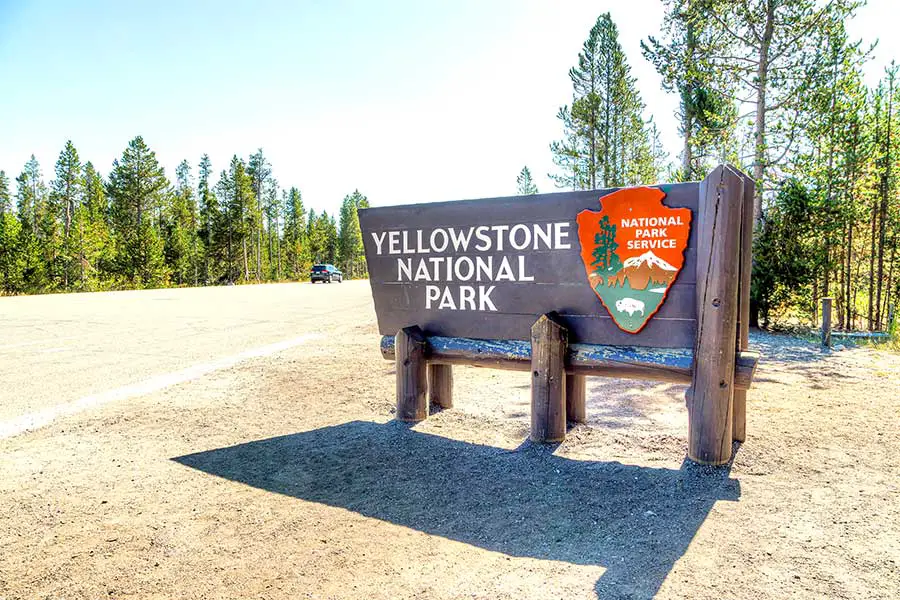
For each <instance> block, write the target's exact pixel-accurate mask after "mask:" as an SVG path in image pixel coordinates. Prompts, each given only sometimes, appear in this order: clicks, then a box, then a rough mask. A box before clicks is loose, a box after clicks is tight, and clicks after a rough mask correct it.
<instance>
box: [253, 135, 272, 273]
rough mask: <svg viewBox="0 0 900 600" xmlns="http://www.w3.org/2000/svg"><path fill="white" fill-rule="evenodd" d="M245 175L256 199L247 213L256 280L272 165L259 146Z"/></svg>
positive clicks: (259, 268)
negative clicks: (248, 178)
mask: <svg viewBox="0 0 900 600" xmlns="http://www.w3.org/2000/svg"><path fill="white" fill-rule="evenodd" d="M247 175H248V176H249V177H250V188H251V189H252V190H253V197H254V198H255V199H256V206H255V207H254V210H253V211H251V212H250V214H249V215H248V226H249V227H250V229H251V235H252V241H253V244H252V245H253V254H254V257H255V260H254V262H255V270H256V280H257V281H259V280H260V278H261V277H262V270H263V265H262V239H263V235H264V233H263V214H264V213H265V206H264V203H265V200H266V198H267V191H266V190H267V188H268V187H269V186H271V184H272V182H271V177H272V166H271V165H270V164H269V163H268V161H267V160H266V157H265V155H264V154H263V149H262V148H259V149H258V150H257V151H256V154H251V155H250V162H249V163H248V164H247Z"/></svg>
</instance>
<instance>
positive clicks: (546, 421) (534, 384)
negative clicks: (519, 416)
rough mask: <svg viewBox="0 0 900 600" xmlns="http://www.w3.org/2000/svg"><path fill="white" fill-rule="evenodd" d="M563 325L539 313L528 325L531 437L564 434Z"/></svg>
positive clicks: (559, 437) (560, 437)
mask: <svg viewBox="0 0 900 600" xmlns="http://www.w3.org/2000/svg"><path fill="white" fill-rule="evenodd" d="M567 340H568V332H567V331H566V328H565V327H563V326H562V325H560V324H559V323H556V322H554V321H553V319H552V318H551V316H550V315H542V316H541V318H539V319H538V320H537V321H536V322H535V324H534V325H532V327H531V441H533V442H538V443H543V442H561V441H562V440H564V439H565V437H566V372H565V359H566V346H567Z"/></svg>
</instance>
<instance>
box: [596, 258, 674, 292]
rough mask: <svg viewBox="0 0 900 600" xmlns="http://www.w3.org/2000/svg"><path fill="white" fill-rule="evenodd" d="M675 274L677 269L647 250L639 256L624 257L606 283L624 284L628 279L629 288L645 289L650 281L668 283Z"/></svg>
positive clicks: (613, 284)
mask: <svg viewBox="0 0 900 600" xmlns="http://www.w3.org/2000/svg"><path fill="white" fill-rule="evenodd" d="M677 274H678V269H676V268H675V267H673V266H672V265H670V264H669V263H667V262H666V261H664V260H663V259H661V258H660V257H658V256H657V255H655V254H653V252H652V251H649V250H648V251H647V252H644V253H643V254H641V255H640V256H632V257H631V258H626V259H625V262H624V263H623V266H622V268H621V269H620V270H619V272H618V273H616V274H615V275H613V276H612V277H610V278H609V279H608V281H607V285H609V286H624V285H625V280H626V279H628V283H629V285H630V286H631V289H634V290H645V289H647V286H648V285H650V283H659V284H663V285H668V284H669V283H671V282H672V281H673V280H674V279H675V275H677Z"/></svg>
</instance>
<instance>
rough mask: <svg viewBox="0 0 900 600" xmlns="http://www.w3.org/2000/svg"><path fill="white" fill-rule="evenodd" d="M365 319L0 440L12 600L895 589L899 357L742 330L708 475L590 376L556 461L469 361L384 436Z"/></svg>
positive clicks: (511, 399)
mask: <svg viewBox="0 0 900 600" xmlns="http://www.w3.org/2000/svg"><path fill="white" fill-rule="evenodd" d="M307 287H308V292H307V291H303V292H302V293H301V294H300V297H306V296H304V295H305V294H307V293H309V294H315V293H319V294H322V293H323V292H320V291H319V290H320V289H322V287H321V286H317V287H314V288H313V287H309V286H307ZM334 289H338V288H333V289H332V290H330V291H329V292H328V293H329V294H335V293H338V292H335V291H334ZM339 289H340V292H339V293H341V294H345V293H346V294H350V295H359V298H360V299H364V298H365V297H366V294H368V289H367V288H366V286H364V285H357V286H353V285H345V286H344V287H343V288H339ZM223 293H224V292H223ZM291 293H297V292H296V290H294V291H291ZM176 296H177V295H176ZM223 297H224V296H223ZM176 301H177V299H176ZM313 301H316V300H313ZM357 304H358V305H359V306H362V308H359V309H354V310H352V311H347V312H345V313H344V314H342V315H340V318H334V319H330V320H327V321H326V322H324V323H325V325H326V326H327V331H324V332H323V333H325V334H326V335H325V336H324V337H323V338H321V339H319V340H317V341H316V342H315V343H306V344H302V345H298V346H296V347H291V348H288V349H286V350H284V351H283V352H280V353H278V354H276V355H273V356H268V357H262V358H252V359H249V360H246V361H244V362H241V363H240V364H237V365H235V366H233V367H230V368H226V369H222V370H219V371H216V372H214V373H208V374H206V375H203V376H201V377H199V378H197V379H194V380H192V381H187V382H183V383H180V384H177V385H174V386H171V387H168V388H166V389H163V390H158V391H154V392H152V393H149V394H146V395H143V396H138V397H131V398H127V399H124V400H121V401H118V402H111V403H108V404H105V405H102V406H97V407H94V408H91V409H89V410H85V411H83V412H79V413H77V414H73V415H70V416H67V417H65V418H62V419H58V420H56V421H54V422H53V423H51V424H50V425H48V426H46V427H43V428H40V429H37V430H35V431H32V432H28V433H24V434H21V435H16V436H13V437H9V438H8V439H5V440H0V475H2V477H0V498H2V503H0V598H3V599H4V600H8V599H13V598H16V599H19V598H21V599H32V598H48V599H54V600H55V599H67V600H69V599H82V598H83V599H90V600H96V599H99V598H160V599H162V598H166V599H169V598H271V599H275V598H321V599H326V598H329V599H330V598H334V599H344V598H346V599H350V598H372V599H380V598H383V599H393V598H423V599H424V598H447V599H450V598H454V599H455V598H508V599H520V598H541V599H546V598H652V597H658V598H754V599H755V598H825V597H827V598H884V599H895V598H898V597H900V514H898V513H900V476H898V475H900V468H898V461H897V456H898V450H900V441H898V435H897V425H898V413H900V410H898V405H900V400H898V399H900V360H898V357H897V355H895V354H890V353H884V352H879V351H877V350H873V349H868V348H853V349H847V350H844V351H840V352H828V351H822V350H820V349H819V348H818V347H817V346H815V345H814V344H811V343H809V342H807V341H804V340H802V339H800V338H794V337H789V336H773V335H767V334H755V335H753V336H752V340H751V342H752V345H753V347H754V349H757V350H759V351H760V352H762V354H763V356H764V360H763V362H762V364H761V366H760V370H759V372H758V378H757V381H756V383H755V385H754V388H753V389H752V390H751V392H750V397H749V406H748V425H747V429H748V438H747V442H746V443H745V444H744V445H743V446H741V447H739V448H737V452H736V458H735V460H734V461H733V464H732V465H730V466H729V467H727V468H718V469H715V468H707V467H697V466H694V465H692V464H691V463H689V462H686V461H685V460H684V452H685V448H686V436H687V415H686V411H685V407H684V386H678V385H671V384H660V383H649V382H648V383H641V382H631V381H620V380H603V379H592V380H589V382H590V383H589V387H588V422H587V423H586V424H583V425H578V426H577V427H574V428H573V429H572V430H570V432H569V435H568V437H567V439H566V441H565V442H564V443H563V444H560V445H559V446H557V447H540V446H534V445H532V444H529V443H528V442H527V441H526V439H527V430H528V399H529V396H528V394H529V390H528V383H529V380H528V375H527V373H526V374H522V373H506V372H499V371H491V370H480V369H474V368H457V369H455V375H456V382H455V386H456V388H455V407H454V408H453V409H450V410H445V411H441V412H437V413H436V414H433V415H431V417H429V419H427V420H426V421H424V422H422V423H420V424H418V425H416V426H413V427H409V426H405V425H402V424H400V423H398V422H395V421H392V420H391V413H392V410H393V406H392V405H393V384H394V375H393V368H392V365H391V364H390V363H387V362H385V361H383V360H382V359H381V357H380V354H379V352H378V339H379V336H378V335H377V334H376V331H375V324H374V312H373V311H372V308H371V304H370V303H367V302H360V303H354V302H348V303H347V305H348V306H356V305H357ZM291 326H292V324H290V323H286V324H285V328H286V329H290V328H291ZM287 335H288V334H287V333H286V334H285V336H286V337H287Z"/></svg>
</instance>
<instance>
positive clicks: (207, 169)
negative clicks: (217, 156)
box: [197, 154, 222, 283]
mask: <svg viewBox="0 0 900 600" xmlns="http://www.w3.org/2000/svg"><path fill="white" fill-rule="evenodd" d="M198 172H199V178H198V182H197V202H198V203H199V205H200V208H199V213H200V219H199V232H198V235H199V238H200V241H201V242H202V250H201V252H202V254H203V257H202V268H203V271H202V274H201V277H200V279H201V280H202V281H203V282H204V283H210V282H211V281H213V280H215V279H216V278H217V277H218V274H217V271H216V270H215V263H216V256H217V252H216V250H217V249H220V248H221V247H222V246H221V239H220V237H219V236H218V235H217V227H218V225H219V223H220V218H219V201H218V198H217V197H216V194H215V193H213V190H212V187H211V186H210V181H209V180H210V175H212V165H211V163H210V161H209V155H207V154H204V155H203V156H202V157H201V158H200V165H199V169H198Z"/></svg>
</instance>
